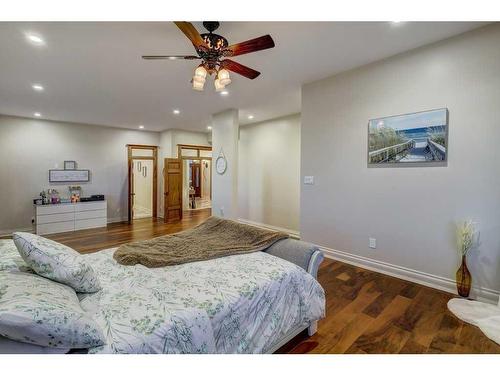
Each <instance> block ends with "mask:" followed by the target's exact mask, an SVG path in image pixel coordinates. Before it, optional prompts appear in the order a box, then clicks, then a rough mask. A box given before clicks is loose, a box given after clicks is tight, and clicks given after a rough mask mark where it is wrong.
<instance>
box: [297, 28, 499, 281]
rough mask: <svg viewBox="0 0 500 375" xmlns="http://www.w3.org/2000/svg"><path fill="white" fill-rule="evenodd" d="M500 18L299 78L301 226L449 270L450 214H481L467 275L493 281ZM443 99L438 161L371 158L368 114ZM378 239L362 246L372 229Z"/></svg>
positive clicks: (424, 268) (328, 239)
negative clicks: (331, 72)
mask: <svg viewBox="0 0 500 375" xmlns="http://www.w3.org/2000/svg"><path fill="white" fill-rule="evenodd" d="M499 46H500V25H498V24H494V25H492V26H487V27H486V28H483V29H479V30H477V31H473V32H470V33H467V34H463V35H461V36H458V37H454V38H452V39H449V40H446V41H443V42H440V43H437V44H434V45H431V46H427V47H423V48H420V49H417V50H414V51H411V52H409V53H405V54H402V55H398V56H395V57H392V58H389V59H387V60H384V61H381V62H378V63H375V64H371V65H368V66H365V67H363V68H360V69H356V70H353V71H350V72H346V73H343V74H340V75H337V76H334V77H331V78H328V79H325V80H322V81H319V82H314V83H311V84H308V85H305V86H304V87H303V90H302V132H301V142H302V147H301V154H302V158H301V160H302V163H301V170H302V173H301V175H302V177H303V176H304V175H314V176H315V185H302V187H301V214H300V216H301V235H302V238H303V239H305V240H308V241H312V242H315V243H318V244H320V245H323V246H326V247H328V248H332V249H336V250H340V251H345V252H348V253H351V254H356V255H360V256H364V257H368V258H371V259H375V260H378V261H383V262H388V263H391V264H395V265H398V266H402V267H407V268H410V269H413V270H417V271H420V272H425V273H429V274H432V275H437V276H441V277H445V278H449V279H452V278H454V274H455V271H456V268H457V264H458V256H457V251H456V249H455V236H454V222H455V221H457V220H463V219H469V218H470V219H473V220H475V221H477V223H478V226H479V229H480V231H481V242H482V245H481V247H480V250H479V252H475V253H473V254H472V255H471V257H470V265H471V267H470V268H471V269H472V273H473V277H474V285H475V286H476V287H477V286H481V287H486V288H491V289H494V290H499V289H500V157H499V141H500V48H499ZM442 107H447V108H448V109H449V113H450V116H449V153H448V165H447V166H445V167H428V168H422V167H413V168H368V167H367V161H366V160H367V155H366V153H367V123H368V120H369V119H371V118H378V117H383V116H388V115H396V114H403V113H408V112H416V111H422V110H427V109H434V108H442ZM370 236H373V237H376V238H377V249H375V250H373V249H369V248H368V237H370Z"/></svg>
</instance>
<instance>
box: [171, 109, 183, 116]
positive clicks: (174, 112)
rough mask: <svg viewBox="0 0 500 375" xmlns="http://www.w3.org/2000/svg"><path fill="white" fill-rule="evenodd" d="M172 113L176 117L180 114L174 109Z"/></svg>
mask: <svg viewBox="0 0 500 375" xmlns="http://www.w3.org/2000/svg"><path fill="white" fill-rule="evenodd" d="M172 113H173V114H174V115H178V114H179V113H181V111H179V110H178V109H174V110H173V111H172Z"/></svg>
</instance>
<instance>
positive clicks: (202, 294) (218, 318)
mask: <svg viewBox="0 0 500 375" xmlns="http://www.w3.org/2000/svg"><path fill="white" fill-rule="evenodd" d="M12 246H13V244H9V243H5V242H3V243H2V242H0V270H1V269H2V267H3V268H4V269H8V268H9V267H18V266H20V265H21V264H22V259H19V256H18V255H17V251H15V247H14V248H12ZM114 250H115V249H108V250H103V251H100V252H98V253H93V254H88V255H85V257H86V258H87V259H88V260H89V261H90V263H91V264H92V266H93V267H94V269H95V271H96V272H97V273H98V275H99V280H100V282H101V285H102V287H103V289H102V290H101V291H99V292H97V293H92V294H79V298H80V303H81V305H82V308H83V309H84V310H85V311H87V312H88V313H89V314H90V315H91V316H92V317H93V318H94V319H95V320H96V321H97V323H98V324H99V325H100V326H101V327H102V328H103V331H104V333H105V336H106V345H104V346H101V347H96V348H92V349H90V350H89V353H91V354H94V353H265V352H268V351H269V350H270V348H273V347H274V346H275V345H276V344H277V343H278V342H280V340H282V339H283V337H286V336H287V335H290V333H292V332H294V331H295V330H296V329H297V327H305V326H307V325H308V324H310V323H312V322H314V321H316V320H319V319H321V318H323V317H324V314H325V295H324V291H323V288H322V287H321V286H320V284H319V283H318V282H317V281H316V280H315V279H314V277H312V276H311V275H310V274H308V273H307V272H305V271H304V270H303V269H302V268H300V267H298V266H296V265H295V264H292V263H290V262H288V261H286V260H283V259H281V258H278V257H275V256H273V255H270V254H267V253H264V252H256V253H251V254H244V255H233V256H228V257H224V258H218V259H212V260H208V261H201V262H194V263H187V264H182V265H177V266H170V267H163V268H146V267H144V266H142V265H136V266H122V265H119V264H118V263H116V261H115V260H114V259H113V257H112V255H113V252H114ZM2 264H3V266H2Z"/></svg>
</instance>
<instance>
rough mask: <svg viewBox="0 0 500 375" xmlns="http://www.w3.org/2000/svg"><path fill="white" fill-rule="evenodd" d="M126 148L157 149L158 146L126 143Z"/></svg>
mask: <svg viewBox="0 0 500 375" xmlns="http://www.w3.org/2000/svg"><path fill="white" fill-rule="evenodd" d="M126 147H128V148H137V149H149V150H153V149H158V148H159V147H160V146H149V145H134V144H128V145H126Z"/></svg>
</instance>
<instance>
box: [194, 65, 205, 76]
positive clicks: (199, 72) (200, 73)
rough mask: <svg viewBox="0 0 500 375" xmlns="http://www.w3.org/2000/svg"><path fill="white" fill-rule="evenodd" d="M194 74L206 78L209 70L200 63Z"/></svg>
mask: <svg viewBox="0 0 500 375" xmlns="http://www.w3.org/2000/svg"><path fill="white" fill-rule="evenodd" d="M194 76H195V77H200V78H203V79H205V78H207V70H206V69H205V67H204V66H203V65H200V66H199V67H197V68H196V70H195V71H194Z"/></svg>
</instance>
